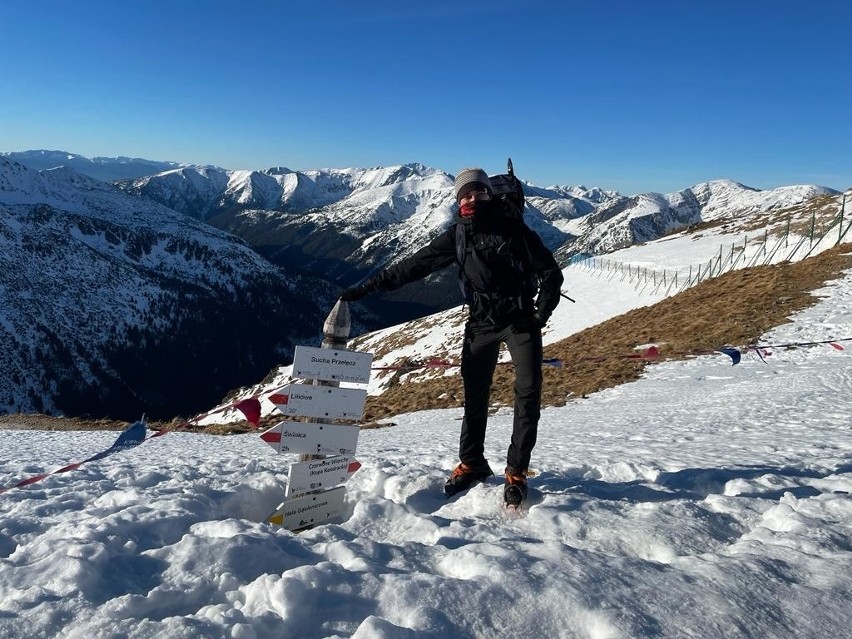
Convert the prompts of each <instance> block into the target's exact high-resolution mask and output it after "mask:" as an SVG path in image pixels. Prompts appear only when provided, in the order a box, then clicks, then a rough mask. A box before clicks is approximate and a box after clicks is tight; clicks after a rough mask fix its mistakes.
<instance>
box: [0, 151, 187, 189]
mask: <svg viewBox="0 0 852 639" xmlns="http://www.w3.org/2000/svg"><path fill="white" fill-rule="evenodd" d="M0 157H6V158H8V159H9V160H12V161H14V162H17V163H19V164H23V165H24V166H26V167H27V168H30V169H35V170H36V171H41V170H44V169H55V168H57V167H60V166H64V167H67V168H69V169H73V170H74V171H77V172H78V173H81V174H82V175H88V176H89V177H93V178H95V179H96V180H101V181H103V182H112V181H113V180H127V179H131V178H136V177H141V176H143V175H152V174H154V173H162V172H163V171H169V170H172V169H176V168H179V167H181V166H186V165H185V164H180V163H178V162H158V161H156V160H144V159H142V158H128V157H117V158H106V157H96V158H87V157H84V156H82V155H77V154H76V153H68V152H67V151H46V150H43V149H42V150H37V151H13V152H7V153H0Z"/></svg>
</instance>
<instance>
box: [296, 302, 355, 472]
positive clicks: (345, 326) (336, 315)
mask: <svg viewBox="0 0 852 639" xmlns="http://www.w3.org/2000/svg"><path fill="white" fill-rule="evenodd" d="M351 329H352V320H351V319H350V316H349V302H344V301H343V300H337V303H336V304H335V305H334V308H332V309H331V312H330V313H329V314H328V317H326V318H325V322H323V325H322V334H323V340H322V344H321V346H320V348H328V349H332V348H333V349H338V350H340V349H345V348H346V342H347V341H348V339H349V331H350V330H351ZM313 383H314V386H340V382H327V381H322V380H318V379H315V380H314V382H313ZM305 421H308V422H313V423H319V424H329V423H331V421H332V420H330V419H317V420H311V419H306V420H305ZM324 457H325V455H304V454H303V455H300V456H299V460H300V461H308V460H311V459H323V458H324Z"/></svg>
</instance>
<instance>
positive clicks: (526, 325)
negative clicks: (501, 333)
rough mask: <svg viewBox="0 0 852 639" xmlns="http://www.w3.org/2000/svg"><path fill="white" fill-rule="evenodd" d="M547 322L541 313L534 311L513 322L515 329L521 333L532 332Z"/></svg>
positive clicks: (538, 329)
mask: <svg viewBox="0 0 852 639" xmlns="http://www.w3.org/2000/svg"><path fill="white" fill-rule="evenodd" d="M545 324H547V319H545V318H544V317H542V315H541V313H539V312H538V311H536V312H535V313H533V314H532V315H530V316H528V317H523V318H521V319H519V320H518V321H517V322H515V324H514V326H515V330H517V331H519V332H521V333H533V332H535V331H540V330H541V329H542V328H544V325H545Z"/></svg>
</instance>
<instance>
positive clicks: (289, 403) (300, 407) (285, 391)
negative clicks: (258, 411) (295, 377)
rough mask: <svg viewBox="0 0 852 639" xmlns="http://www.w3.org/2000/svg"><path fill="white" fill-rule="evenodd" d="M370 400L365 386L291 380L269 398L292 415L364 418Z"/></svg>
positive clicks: (284, 411) (287, 413)
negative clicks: (347, 386)
mask: <svg viewBox="0 0 852 639" xmlns="http://www.w3.org/2000/svg"><path fill="white" fill-rule="evenodd" d="M366 400H367V391H366V390H365V389H363V388H337V387H335V386H313V385H311V384H290V385H288V386H285V387H284V388H282V389H281V390H280V391H278V392H277V393H273V394H272V395H270V396H269V401H271V402H272V403H273V404H275V406H276V407H277V408H278V410H280V411H281V412H282V413H284V414H285V415H287V416H289V417H297V416H298V417H321V418H325V419H361V416H362V415H363V414H364V402H365V401H366Z"/></svg>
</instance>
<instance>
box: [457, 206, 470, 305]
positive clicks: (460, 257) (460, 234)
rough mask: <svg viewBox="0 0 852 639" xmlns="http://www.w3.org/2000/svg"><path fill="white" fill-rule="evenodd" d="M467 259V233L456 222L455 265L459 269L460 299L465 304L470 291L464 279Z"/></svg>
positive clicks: (462, 226)
mask: <svg viewBox="0 0 852 639" xmlns="http://www.w3.org/2000/svg"><path fill="white" fill-rule="evenodd" d="M466 259H467V233H466V232H465V227H464V225H462V224H459V223H458V222H456V264H458V267H459V273H458V278H459V288H460V289H461V293H462V297H463V298H464V300H465V302H467V301H469V300H468V297H469V296H470V291H469V290H468V287H467V280H465V277H464V263H465V260H466Z"/></svg>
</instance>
